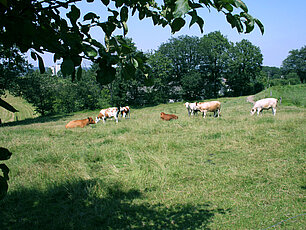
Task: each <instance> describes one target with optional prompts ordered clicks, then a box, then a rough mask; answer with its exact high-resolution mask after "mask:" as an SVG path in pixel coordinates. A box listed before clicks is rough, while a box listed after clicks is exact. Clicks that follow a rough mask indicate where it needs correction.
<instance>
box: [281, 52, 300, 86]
mask: <svg viewBox="0 0 306 230" xmlns="http://www.w3.org/2000/svg"><path fill="white" fill-rule="evenodd" d="M281 68H282V71H283V73H285V74H288V73H290V72H295V73H296V74H297V75H298V76H299V78H300V81H301V83H305V80H306V46H304V47H302V48H301V49H300V50H297V49H295V50H291V51H290V52H289V55H288V57H287V58H286V59H285V60H284V61H283V63H282V67H281Z"/></svg>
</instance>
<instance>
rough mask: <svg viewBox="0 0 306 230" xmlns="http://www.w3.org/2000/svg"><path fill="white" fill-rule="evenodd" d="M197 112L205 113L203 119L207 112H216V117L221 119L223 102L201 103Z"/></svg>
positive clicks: (198, 104)
mask: <svg viewBox="0 0 306 230" xmlns="http://www.w3.org/2000/svg"><path fill="white" fill-rule="evenodd" d="M196 108H197V110H200V112H201V113H203V118H205V117H206V113H207V112H214V117H216V116H217V117H220V114H221V102H220V101H208V102H199V103H197V106H196Z"/></svg>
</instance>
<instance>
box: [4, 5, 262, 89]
mask: <svg viewBox="0 0 306 230" xmlns="http://www.w3.org/2000/svg"><path fill="white" fill-rule="evenodd" d="M93 1H94V0H87V3H88V4H90V3H91V2H93ZM77 2H80V0H69V1H61V0H24V1H19V0H0V14H1V21H0V44H3V46H4V47H5V48H10V47H13V46H17V47H18V48H19V49H20V50H21V52H26V51H28V50H31V57H32V58H33V59H34V60H37V61H38V64H39V67H40V71H41V72H42V73H43V72H44V71H45V68H44V62H43V59H42V58H41V54H42V53H44V52H45V51H47V52H50V53H53V54H54V61H56V60H59V59H62V64H61V71H62V73H63V75H69V76H72V79H75V78H80V77H81V74H82V68H81V61H82V59H84V58H85V59H88V60H91V61H92V62H94V63H97V64H98V66H99V68H98V69H97V80H98V81H99V82H100V83H101V84H107V83H109V82H111V81H113V80H114V78H115V74H116V67H117V66H120V67H121V74H122V77H123V79H127V78H131V77H133V76H134V74H135V72H136V69H138V70H140V71H142V73H143V74H146V69H147V68H146V63H145V61H146V59H145V56H144V55H143V54H142V53H141V52H135V51H134V50H133V49H132V47H130V46H129V44H127V43H126V40H125V39H123V37H124V36H125V35H126V34H127V33H128V27H127V21H128V18H129V17H130V16H131V15H132V16H133V15H135V14H136V13H137V14H138V17H139V20H143V19H144V18H150V19H152V21H153V24H154V25H158V26H162V27H165V26H170V27H171V31H172V33H175V32H177V31H179V30H180V29H181V28H182V27H183V26H185V24H186V22H187V21H188V19H187V17H185V16H186V15H187V16H189V17H190V23H189V26H192V25H194V24H197V25H198V26H199V29H200V30H201V31H202V32H203V27H204V19H203V18H202V17H201V16H199V14H198V11H199V10H200V9H202V8H207V9H208V10H211V9H216V10H217V11H219V12H220V13H223V14H224V15H225V16H226V20H227V22H228V23H229V24H230V25H231V26H232V28H235V29H237V31H238V32H239V33H243V32H244V33H249V32H251V31H252V30H253V29H254V27H255V25H257V26H258V27H259V29H260V31H261V32H262V33H263V32H264V27H263V25H262V23H261V22H260V21H259V20H258V19H257V18H254V17H252V16H251V15H250V14H249V12H248V8H247V6H246V5H245V3H244V2H243V1H241V0H192V1H190V0H165V1H163V2H162V4H160V5H159V4H158V3H157V1H153V0H144V1H135V0H127V1H123V0H101V7H105V8H107V10H108V11H107V12H108V17H107V18H106V20H102V18H101V17H100V15H97V14H96V13H94V12H83V13H84V17H83V18H80V17H81V10H80V9H79V8H78V7H77V4H76V3H77ZM62 9H66V10H68V13H67V14H66V17H64V16H62V15H61V10H62ZM94 27H99V28H101V31H102V33H103V35H104V38H105V39H104V42H99V41H98V40H97V38H94V37H92V36H91V33H90V30H92V28H94ZM116 29H120V30H122V35H120V36H118V35H114V34H113V32H114V31H115V30H116Z"/></svg>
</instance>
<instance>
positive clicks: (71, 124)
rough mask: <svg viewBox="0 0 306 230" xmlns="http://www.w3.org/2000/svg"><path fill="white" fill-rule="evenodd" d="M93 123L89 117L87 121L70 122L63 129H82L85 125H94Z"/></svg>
mask: <svg viewBox="0 0 306 230" xmlns="http://www.w3.org/2000/svg"><path fill="white" fill-rule="evenodd" d="M95 123H96V122H95V121H94V120H93V119H92V118H91V117H88V118H87V119H83V120H75V121H70V122H69V123H68V124H67V125H66V126H65V127H66V129H68V128H76V127H81V128H84V127H85V126H86V125H89V124H95Z"/></svg>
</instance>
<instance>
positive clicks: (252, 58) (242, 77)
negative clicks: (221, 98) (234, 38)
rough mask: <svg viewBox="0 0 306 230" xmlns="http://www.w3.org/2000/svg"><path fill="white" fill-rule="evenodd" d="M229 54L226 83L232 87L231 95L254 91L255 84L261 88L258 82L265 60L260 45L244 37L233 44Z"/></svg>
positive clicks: (246, 93)
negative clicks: (255, 44)
mask: <svg viewBox="0 0 306 230" xmlns="http://www.w3.org/2000/svg"><path fill="white" fill-rule="evenodd" d="M229 54H230V55H229V71H228V73H227V82H226V83H227V84H228V85H229V87H230V90H231V95H233V96H242V95H248V94H250V93H253V90H254V86H255V85H256V88H260V87H259V86H258V85H257V83H258V82H256V79H257V77H259V76H260V71H261V65H262V61H263V56H262V54H261V51H260V49H259V47H257V46H254V45H253V44H252V43H251V42H250V41H248V40H246V39H243V40H242V41H240V42H237V43H236V44H235V46H232V48H231V49H230V52H229Z"/></svg>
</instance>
